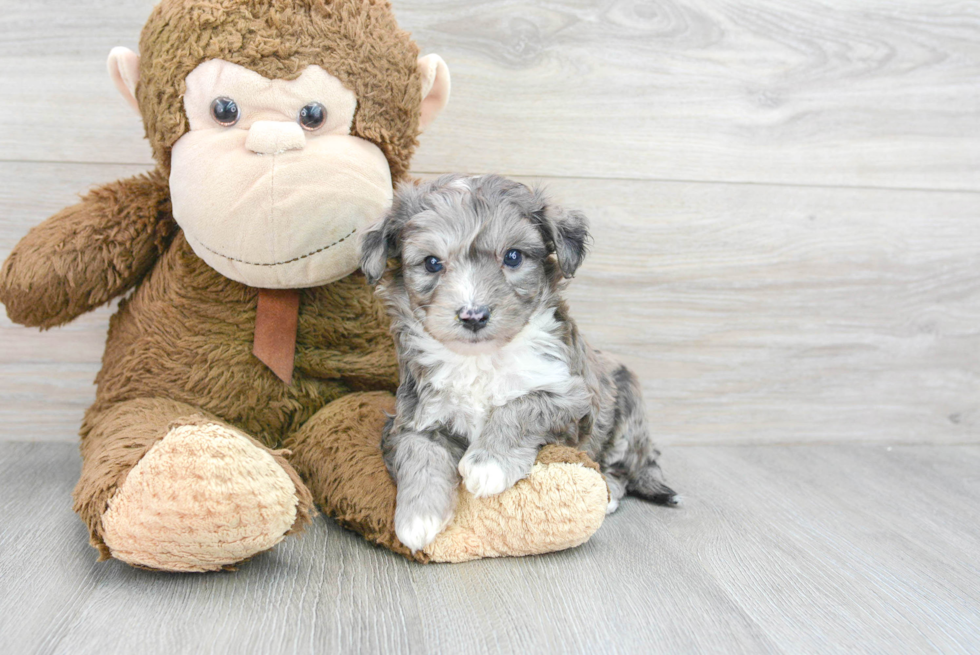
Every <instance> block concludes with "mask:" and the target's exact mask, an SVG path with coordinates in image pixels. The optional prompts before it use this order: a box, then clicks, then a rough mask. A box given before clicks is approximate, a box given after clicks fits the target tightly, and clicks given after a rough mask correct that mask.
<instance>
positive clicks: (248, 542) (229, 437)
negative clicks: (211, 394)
mask: <svg viewBox="0 0 980 655" xmlns="http://www.w3.org/2000/svg"><path fill="white" fill-rule="evenodd" d="M279 454H280V453H277V452H275V451H269V450H268V449H267V448H263V447H262V446H261V445H260V444H258V443H256V442H255V441H254V440H253V439H251V438H250V437H248V436H247V435H245V434H244V433H242V432H240V431H238V430H235V429H234V428H232V427H230V426H227V425H224V424H222V423H219V422H214V421H210V420H208V419H205V418H204V417H190V418H189V419H185V420H182V421H177V422H175V423H173V424H172V425H171V426H170V429H169V430H168V431H167V434H166V436H164V438H163V439H161V440H160V441H157V442H156V443H155V444H154V445H153V446H152V447H151V448H150V450H149V451H148V452H147V453H146V455H144V456H143V458H142V459H140V461H139V463H138V464H137V465H136V466H135V467H133V469H132V470H131V471H130V472H129V475H128V476H127V477H126V481H125V482H124V483H123V484H122V485H121V486H120V487H119V489H118V490H117V491H116V493H115V494H114V495H113V497H112V499H111V500H110V501H109V506H108V508H107V509H106V512H105V514H104V515H103V517H102V529H103V534H104V539H105V543H106V545H107V546H108V547H109V549H110V550H111V552H112V554H113V556H114V557H116V558H118V559H121V560H123V561H124V562H129V563H131V564H137V565H141V566H150V567H153V568H157V569H167V570H171V571H215V570H218V569H221V568H223V567H226V566H231V565H234V564H235V563H237V562H239V561H241V560H243V559H245V558H248V557H251V556H252V555H254V554H255V553H258V552H262V551H265V550H268V549H270V548H272V547H273V546H275V545H276V544H277V543H279V542H280V541H282V539H283V538H284V537H285V536H286V535H287V534H289V533H290V532H291V531H292V529H293V526H296V525H297V524H299V525H302V524H303V523H305V522H306V521H308V518H305V517H302V518H301V516H300V514H301V513H305V512H307V511H308V509H309V501H310V494H309V492H308V491H306V488H305V486H304V485H303V484H302V482H301V481H299V479H298V477H297V476H296V475H295V473H293V475H292V476H291V475H290V474H289V473H287V471H286V468H288V469H289V471H291V472H292V467H289V466H288V465H287V466H286V468H284V466H283V462H282V460H281V458H280V459H279V460H278V461H277V458H276V456H277V455H279ZM176 524H180V525H181V526H182V529H181V530H174V529H173V528H172V526H174V525H176Z"/></svg>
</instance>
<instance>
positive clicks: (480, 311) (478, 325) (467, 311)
mask: <svg viewBox="0 0 980 655" xmlns="http://www.w3.org/2000/svg"><path fill="white" fill-rule="evenodd" d="M456 318H458V319H459V322H460V323H462V324H463V327H465V328H466V329H467V330H472V331H473V332H479V331H480V330H482V329H483V328H485V327H486V326H487V323H488V322H489V321H490V308H489V307H487V306H486V305H483V306H482V307H477V308H475V309H474V308H472V307H464V308H463V309H461V310H459V311H458V312H457V313H456Z"/></svg>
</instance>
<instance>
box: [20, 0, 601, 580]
mask: <svg viewBox="0 0 980 655" xmlns="http://www.w3.org/2000/svg"><path fill="white" fill-rule="evenodd" d="M109 71H110V74H111V75H112V78H113V80H114V81H115V83H116V86H117V87H118V88H119V90H120V91H121V93H122V94H123V96H124V97H125V99H126V100H127V101H128V102H129V103H130V104H132V106H133V107H134V108H135V109H136V110H137V111H138V112H139V113H140V114H141V116H142V118H143V124H144V127H145V130H146V137H147V139H148V140H149V142H150V145H151V147H152V149H153V155H154V158H155V160H156V162H157V168H156V169H155V170H154V171H152V172H150V173H148V174H145V175H141V176H137V177H134V178H130V179H126V180H121V181H118V182H113V183H111V184H107V185H105V186H102V187H100V188H97V189H95V190H94V191H92V192H91V193H89V194H88V195H87V196H85V197H84V198H83V199H82V201H81V202H80V203H79V204H77V205H74V206H72V207H69V208H67V209H65V210H63V211H61V212H59V213H58V214H56V215H55V216H52V217H51V218H49V219H48V220H46V221H44V222H43V223H42V224H40V225H39V226H37V227H35V228H34V229H32V230H31V231H30V232H29V233H28V234H27V236H25V237H24V238H23V240H22V241H21V242H20V243H19V244H18V245H17V247H16V248H15V249H14V250H13V252H12V253H11V254H10V257H9V258H8V259H7V261H6V262H5V264H4V265H3V268H2V271H0V301H2V302H3V304H4V305H5V306H6V310H7V313H8V315H9V316H10V318H11V319H12V320H14V321H16V322H18V323H22V324H24V325H28V326H36V327H41V328H50V327H53V326H57V325H61V324H64V323H67V322H69V321H71V320H72V319H74V318H75V317H76V316H79V315H80V314H82V313H84V312H87V311H89V310H91V309H93V308H95V307H97V306H99V305H102V304H104V303H106V302H108V301H109V300H111V299H113V298H115V297H117V296H121V295H123V294H127V295H125V296H124V297H123V299H122V300H121V301H120V303H119V309H118V311H117V312H116V314H115V315H114V316H113V317H112V319H111V321H110V325H109V335H108V339H107V342H106V349H105V354H104V357H103V362H102V369H101V371H100V372H99V374H98V376H97V378H96V383H97V385H98V387H97V393H96V400H95V403H94V404H93V405H92V406H91V407H90V408H89V409H88V410H87V412H86V414H85V417H84V420H83V423H82V427H81V430H80V434H81V454H82V459H83V466H82V474H81V479H80V480H79V481H78V485H77V486H76V488H75V492H74V506H75V510H76V511H77V512H78V514H79V515H80V516H81V518H82V520H83V521H84V522H85V523H86V525H87V526H88V529H89V533H90V535H91V543H92V545H93V546H95V547H96V548H97V549H98V550H99V552H100V555H101V559H106V558H110V557H114V558H118V559H120V560H123V561H125V562H128V563H130V564H132V565H135V566H140V567H145V568H151V569H162V570H170V571H207V570H216V569H220V568H228V567H232V566H233V565H235V564H236V563H238V562H241V561H243V560H245V559H247V558H249V557H252V556H254V555H255V554H257V553H259V552H262V551H264V550H267V549H269V548H271V547H273V546H274V545H275V544H276V543H278V542H279V541H281V540H282V539H283V538H284V537H285V536H286V535H289V534H292V533H295V532H298V531H300V530H301V529H302V528H303V526H304V525H305V524H306V523H308V522H309V521H310V516H311V513H312V511H313V508H314V505H319V506H320V507H321V508H322V509H323V510H324V511H325V512H326V513H327V514H329V515H330V516H332V517H334V518H336V519H337V520H338V521H339V522H340V523H341V524H342V525H344V526H346V527H348V528H351V529H353V530H356V531H358V532H359V533H361V534H362V535H364V537H365V538H367V539H369V540H370V541H373V542H375V543H378V544H380V545H382V546H385V547H387V548H390V549H391V550H393V551H395V552H398V553H401V554H403V555H405V556H408V557H411V558H413V559H416V560H418V561H422V562H425V561H433V560H435V561H462V560H466V559H472V558H475V557H486V556H498V555H521V554H529V553H540V552H547V551H551V550H558V549H561V548H567V547H570V546H574V545H577V544H580V543H582V542H584V541H585V540H586V539H588V538H589V536H590V535H591V534H592V533H593V532H594V531H595V530H596V529H597V528H598V526H599V524H600V523H601V521H602V517H603V515H604V510H605V506H606V487H605V484H604V482H603V480H602V477H601V475H600V474H599V473H598V472H597V467H596V466H595V465H594V464H593V463H592V462H590V461H588V460H587V459H586V458H585V457H584V456H583V455H581V454H579V453H578V452H575V451H571V450H569V449H559V448H554V447H549V448H547V449H545V450H543V451H542V453H541V456H540V457H539V461H538V464H537V465H536V466H535V468H534V470H533V472H532V473H531V475H530V476H529V477H528V478H527V479H525V480H523V481H522V482H521V483H519V484H518V485H517V486H515V487H514V488H512V489H511V490H509V491H507V492H505V493H503V494H501V495H499V496H496V497H491V498H481V499H477V498H473V497H471V496H468V495H467V494H466V492H465V490H463V491H462V493H461V498H460V501H459V506H458V507H457V513H456V517H455V519H454V521H453V522H452V523H451V524H450V525H449V527H448V528H447V529H446V531H445V532H444V533H443V534H442V535H440V537H439V538H438V539H437V540H436V541H435V542H433V543H432V544H431V545H430V546H429V547H427V548H426V549H425V550H424V551H419V552H410V551H409V550H408V549H407V548H405V547H404V546H403V545H402V544H401V543H399V542H398V540H397V538H396V536H395V533H394V529H393V516H394V499H395V490H394V485H393V483H392V481H391V479H390V477H389V475H388V472H387V471H386V469H385V467H384V463H383V461H382V457H381V452H380V449H379V442H380V435H381V429H382V425H383V423H384V420H385V412H386V411H392V409H393V406H394V403H393V396H392V395H391V393H392V392H393V391H394V390H395V388H396V386H397V383H398V379H397V378H398V370H397V366H396V362H395V355H394V349H393V345H392V339H391V336H390V334H389V332H388V319H387V316H386V314H385V312H384V310H383V308H382V306H381V304H380V303H379V301H377V300H376V299H375V298H374V295H373V292H372V289H371V288H370V287H369V286H368V285H367V284H366V283H365V280H364V278H363V277H362V276H361V275H360V274H359V273H357V272H356V268H357V261H358V254H359V253H358V247H359V240H360V235H361V234H362V232H363V231H364V230H365V229H366V228H367V227H368V226H369V225H370V224H372V223H373V222H374V221H376V220H377V219H379V218H380V217H381V216H382V215H383V214H384V212H385V211H386V210H387V209H388V208H389V206H390V203H391V198H392V190H393V184H395V183H397V182H399V181H401V180H404V179H405V178H406V173H407V170H408V166H409V159H410V157H411V155H412V152H413V150H414V148H415V146H416V144H417V141H416V137H417V136H418V134H419V133H420V131H421V129H422V128H424V127H425V126H426V125H427V124H428V123H429V122H430V121H431V120H432V119H433V118H434V117H435V116H436V114H438V113H439V111H440V110H441V109H442V107H443V106H444V105H445V103H446V101H447V99H448V95H449V73H448V70H447V69H446V66H445V64H444V63H443V61H442V60H441V59H440V58H439V57H437V56H435V55H430V56H427V57H422V58H419V57H418V48H417V47H416V45H415V44H414V43H413V42H412V41H411V40H410V38H409V36H408V34H407V33H406V32H403V31H401V30H400V29H399V28H398V26H397V24H396V23H395V20H394V17H393V15H392V12H391V8H390V6H389V4H388V3H387V2H385V1H382V0H333V1H331V0H207V1H202V0H163V1H162V2H161V3H160V4H159V5H158V6H156V7H155V8H154V10H153V12H152V14H151V16H150V18H149V21H148V22H147V24H146V26H145V28H144V29H143V33H142V36H141V39H140V56H137V55H136V54H134V53H133V52H131V51H129V50H126V49H124V48H116V49H114V50H113V51H112V53H111V54H110V57H109Z"/></svg>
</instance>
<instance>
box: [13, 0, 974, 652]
mask: <svg viewBox="0 0 980 655" xmlns="http://www.w3.org/2000/svg"><path fill="white" fill-rule="evenodd" d="M153 4H154V0H116V1H114V2H105V1H104V0H77V1H76V2H71V3H66V2H63V1H58V0H0V83H2V87H0V88H2V89H3V91H2V92H0V259H2V258H5V257H6V255H7V254H8V253H9V251H10V249H11V248H13V246H14V244H16V242H17V241H18V240H19V239H20V238H21V237H22V236H23V235H24V234H25V233H26V232H27V230H28V229H30V227H31V226H33V225H36V224H37V223H39V222H40V221H42V220H43V219H44V218H46V217H47V216H49V215H51V214H52V213H54V212H56V211H57V210H59V209H60V208H62V207H64V206H65V205H68V204H70V203H72V202H74V201H75V199H76V194H78V193H79V192H82V191H84V190H85V189H86V188H88V187H90V186H92V185H95V184H98V183H103V182H108V181H111V180H114V179H117V178H120V177H124V176H129V175H133V174H135V173H138V172H141V171H144V170H146V169H147V168H149V167H151V166H152V161H151V158H150V151H149V147H148V146H147V144H146V142H145V140H143V139H142V134H143V129H142V126H141V124H140V122H139V119H138V118H137V117H136V116H134V115H133V114H132V112H131V111H130V110H129V109H128V107H127V106H126V105H124V103H123V102H122V100H120V99H119V98H118V97H117V96H116V93H115V90H114V89H113V87H112V83H111V82H110V81H109V79H108V76H107V74H106V72H105V57H106V54H107V53H108V51H109V49H110V48H111V47H113V46H116V45H125V46H128V47H130V48H134V49H135V48H137V39H138V34H139V31H140V29H141V26H142V24H143V23H144V22H145V20H146V17H147V15H148V13H149V11H150V8H151V6H152V5H153ZM393 4H394V6H395V9H396V13H397V16H398V18H399V21H400V23H401V24H402V26H404V27H405V28H407V29H409V30H410V31H411V32H412V33H413V36H414V38H415V39H416V40H417V41H418V43H419V44H420V46H421V48H422V50H423V52H425V53H429V52H438V53H439V54H441V55H442V56H443V57H444V58H445V59H446V61H447V62H448V64H449V67H450V69H451V71H452V76H453V91H452V99H451V101H450V104H449V107H448V108H447V110H446V112H445V113H444V114H443V115H442V116H441V117H440V119H439V120H438V121H437V122H436V123H435V124H434V125H433V126H432V128H431V129H430V130H429V131H428V132H427V133H426V134H424V135H423V136H422V138H421V145H420V147H419V150H418V152H417V153H416V156H415V158H414V161H413V168H414V171H415V172H416V173H417V174H418V175H431V174H436V173H440V172H470V173H485V172H498V173H503V174H506V175H510V176H515V177H518V178H520V179H522V180H525V181H530V182H535V183H542V184H544V185H545V186H546V187H547V188H548V189H549V190H550V192H551V194H552V196H553V197H554V198H555V200H556V201H558V202H560V203H562V204H564V205H566V206H569V207H574V208H579V209H583V210H584V211H585V212H586V214H587V215H588V216H589V217H590V219H591V221H592V225H593V232H594V236H595V245H594V248H593V250H592V253H591V255H590V256H589V258H588V259H587V260H586V262H585V264H584V266H583V267H582V269H581V270H580V271H579V273H578V274H577V276H576V279H575V280H574V281H573V283H572V284H571V286H570V288H569V292H568V293H569V296H570V299H571V305H572V312H573V314H574V315H575V317H576V319H577V320H578V321H579V323H580V325H581V326H582V328H583V330H584V332H585V334H586V335H587V336H588V338H589V339H590V340H591V341H592V342H593V343H594V344H595V345H596V346H598V347H601V348H602V349H603V350H605V351H607V352H610V353H613V354H615V355H618V356H620V357H621V358H623V359H626V360H628V361H629V363H630V364H631V366H632V367H633V368H634V369H636V370H637V372H638V373H639V374H640V378H641V381H642V384H643V388H644V393H645V397H646V406H647V410H648V418H649V421H650V424H651V426H652V428H653V430H654V432H655V433H656V435H657V439H658V441H659V443H660V444H661V445H663V446H665V448H664V467H665V469H666V471H667V475H668V478H669V481H670V482H671V483H672V484H673V485H674V486H675V487H676V488H678V489H679V490H680V491H682V492H683V493H684V494H685V496H686V503H685V504H684V505H683V507H682V508H680V509H677V510H666V509H662V508H656V507H651V506H649V505H645V504H643V503H640V502H633V501H628V502H626V503H624V505H623V507H622V509H621V510H620V511H619V512H618V513H617V514H616V515H614V516H612V517H610V518H609V519H608V521H607V522H606V524H605V525H604V526H603V527H602V529H601V530H600V531H599V532H598V533H597V534H596V535H595V537H593V539H592V540H591V541H590V542H588V543H587V544H586V545H584V546H583V547H581V548H579V549H576V550H573V551H569V552H564V553H556V554H551V555H548V556H544V557H535V558H526V559H518V560H496V561H481V562H474V563H470V564H464V565H453V566H428V567H423V566H417V565H411V564H409V563H408V562H405V561H403V560H401V559H399V558H397V557H396V556H394V555H392V554H391V553H388V552H385V551H381V550H377V549H375V548H373V547H371V546H369V545H368V544H366V543H365V542H364V541H363V540H361V539H360V538H358V537H356V536H353V535H351V534H349V533H347V532H344V531H342V530H340V529H339V528H337V527H336V526H335V525H333V524H332V523H330V522H329V521H327V520H325V519H322V518H321V519H319V520H318V521H317V522H316V524H315V525H314V526H313V528H312V529H311V530H310V531H309V532H308V534H307V535H306V536H305V537H303V538H302V539H293V540H290V541H289V542H288V543H284V544H282V545H281V546H280V547H278V548H277V549H275V550H274V551H272V552H270V553H267V554H265V555H263V556H261V557H259V558H257V559H256V560H254V561H252V562H250V563H248V564H247V565H245V566H244V567H242V569H241V570H240V571H238V572H236V573H226V574H220V575H218V574H216V575H190V576H181V575H163V574H153V573H147V572H143V571H138V570H134V569H131V568H129V567H126V566H124V565H122V564H120V563H118V562H109V563H104V564H97V563H96V562H95V553H94V551H93V550H92V549H91V548H89V547H88V545H87V543H86V541H87V539H86V534H85V530H84V528H83V526H82V524H81V523H80V522H79V521H78V519H77V518H76V517H75V516H74V515H73V514H72V512H71V509H70V506H71V499H70V494H71V488H72V486H73V485H74V482H75V480H76V479H77V475H78V469H79V461H78V458H77V455H76V445H75V440H76V436H75V435H76V431H77V428H78V425H79V422H80V420H81V416H82V412H83V411H84V410H85V408H86V407H87V406H88V405H89V404H90V403H91V402H92V400H93V398H94V387H93V386H92V380H93V379H94V377H95V374H96V373H97V371H98V369H99V365H100V359H101V354H102V349H103V345H104V341H105V333H106V329H107V324H108V317H109V316H110V314H111V312H112V307H111V306H110V307H106V308H102V309H99V310H97V311H95V312H93V313H91V314H89V315H86V316H83V317H81V318H79V319H78V320H76V321H75V322H73V323H72V324H70V325H68V326H65V327H63V328H59V329H56V330H51V331H48V332H43V333H40V332H37V331H33V330H27V329H25V328H22V327H19V326H16V325H13V324H12V323H11V322H10V321H9V320H7V318H6V317H5V316H4V317H0V655H6V654H7V653H11V654H15V653H16V654H18V655H19V654H20V653H32V652H37V653H89V652H91V653H98V654H99V655H105V654H108V653H115V652H120V653H166V654H168V655H169V654H171V653H185V652H186V653H197V652H214V653H223V652H229V653H236V654H237V653H263V654H264V653H278V652H284V653H286V652H314V651H315V652H352V653H369V652H386V653H399V652H410V653H428V652H433V653H435V652H439V653H442V652H450V653H455V652H460V653H469V652H472V653H495V652H500V653H511V652H542V653H550V652H555V653H557V652H581V653H656V652H663V653H688V652H716V653H726V654H727V653H738V652H747V653H768V652H783V653H819V654H821V655H823V654H826V653H836V652H840V653H856V652H860V653H886V654H889V655H891V654H894V653H919V652H922V653H973V654H975V653H978V652H980V82H978V80H980V0H928V1H927V0H860V1H855V0H747V1H745V2H727V1H725V0H657V1H656V2H654V1H651V0H568V1H553V0H546V1H545V0H542V1H534V2H528V1H515V0H486V1H481V2H473V1H471V0H438V1H436V0H428V1H426V0H393Z"/></svg>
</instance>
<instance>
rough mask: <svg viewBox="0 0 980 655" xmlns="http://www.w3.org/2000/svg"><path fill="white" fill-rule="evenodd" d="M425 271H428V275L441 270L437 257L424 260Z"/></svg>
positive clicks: (440, 263)
mask: <svg viewBox="0 0 980 655" xmlns="http://www.w3.org/2000/svg"><path fill="white" fill-rule="evenodd" d="M425 270H427V271H429V272H430V273H438V272H439V271H441V270H442V262H441V261H439V258H438V257H433V256H432V255H429V256H428V257H426V258H425Z"/></svg>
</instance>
